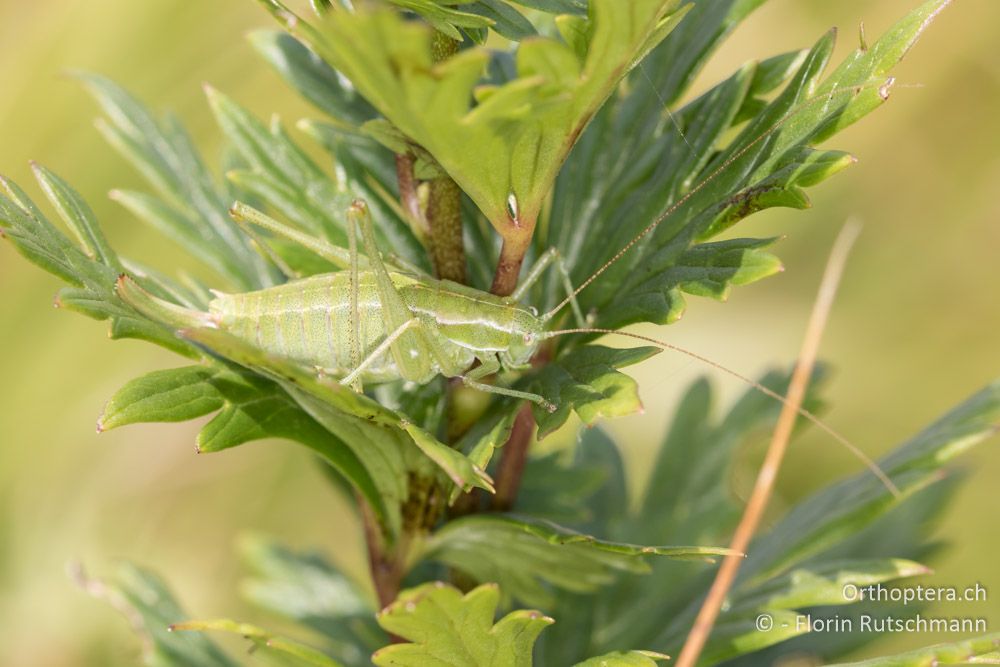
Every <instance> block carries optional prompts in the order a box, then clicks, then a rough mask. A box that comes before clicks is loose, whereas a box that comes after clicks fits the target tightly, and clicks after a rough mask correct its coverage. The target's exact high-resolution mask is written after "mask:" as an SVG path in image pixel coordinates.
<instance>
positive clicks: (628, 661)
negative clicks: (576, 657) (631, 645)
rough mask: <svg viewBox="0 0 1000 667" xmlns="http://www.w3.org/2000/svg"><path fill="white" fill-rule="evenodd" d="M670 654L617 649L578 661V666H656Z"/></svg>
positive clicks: (668, 657)
mask: <svg viewBox="0 0 1000 667" xmlns="http://www.w3.org/2000/svg"><path fill="white" fill-rule="evenodd" d="M669 659H670V656H668V655H666V654H663V653H656V652H654V651H627V652H626V651H615V652H614V653H607V654H605V655H601V656H598V657H596V658H590V659H588V660H584V661H583V662H578V663H576V667H655V666H656V664H657V663H658V662H660V661H661V660H669Z"/></svg>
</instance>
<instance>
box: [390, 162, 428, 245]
mask: <svg viewBox="0 0 1000 667" xmlns="http://www.w3.org/2000/svg"><path fill="white" fill-rule="evenodd" d="M396 181H397V183H398V184H399V203H400V204H401V205H402V207H403V211H404V212H405V213H406V215H407V216H408V217H409V218H410V225H411V226H413V227H414V228H415V231H416V232H417V234H418V235H419V236H420V237H421V240H423V239H425V238H426V237H427V236H428V235H429V234H430V229H429V228H428V226H427V219H426V218H425V217H424V212H423V211H422V210H421V209H420V195H419V194H418V192H417V179H416V176H414V174H413V156H412V155H410V154H409V153H397V154H396Z"/></svg>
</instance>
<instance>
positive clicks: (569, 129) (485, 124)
mask: <svg viewBox="0 0 1000 667" xmlns="http://www.w3.org/2000/svg"><path fill="white" fill-rule="evenodd" d="M677 4H678V3H677V2H676V1H675V0H641V1H638V2H633V3H630V4H629V12H628V17H627V18H628V20H617V15H618V13H619V12H620V11H621V6H620V5H619V4H618V3H617V2H616V1H615V0H594V1H593V2H592V3H591V17H592V19H591V20H592V21H593V25H594V28H593V31H592V34H591V39H590V40H589V42H588V53H587V59H586V61H585V62H584V63H582V65H581V66H580V69H579V70H578V74H577V76H575V77H574V76H572V75H567V74H566V73H564V72H561V71H559V72H558V75H557V76H556V77H554V78H553V76H552V73H553V72H556V71H557V70H554V69H553V68H551V67H550V66H549V65H550V64H551V63H563V64H566V63H576V62H578V59H577V56H576V55H575V54H574V53H573V52H572V51H571V50H570V49H569V47H567V46H566V45H565V44H563V43H562V42H560V41H557V40H554V39H549V38H533V39H532V40H529V41H528V42H525V43H524V45H523V46H522V49H523V50H522V52H521V54H520V55H519V57H518V62H519V74H520V75H521V78H519V79H517V80H515V81H511V82H509V83H507V84H506V85H504V86H502V87H501V88H500V89H498V90H497V91H495V92H494V93H493V94H492V95H490V97H489V99H488V100H486V101H485V102H483V103H482V104H480V105H479V106H477V107H475V108H472V109H470V108H469V100H470V99H471V98H472V90H473V88H474V87H475V86H476V85H477V84H478V82H479V78H480V75H481V73H482V71H483V68H484V67H485V65H486V63H487V62H488V60H489V55H488V53H487V52H486V51H485V50H483V49H480V48H473V49H468V50H466V51H463V52H461V53H460V54H459V55H457V56H454V57H452V58H450V59H449V60H447V61H445V62H443V63H437V64H435V63H434V62H433V61H432V57H431V49H430V40H431V32H430V31H429V30H427V29H426V28H425V27H424V26H420V25H417V24H413V23H407V22H405V21H403V20H402V19H401V18H400V17H399V16H397V15H395V14H393V13H389V12H376V13H367V12H358V13H354V14H352V13H349V12H338V13H334V14H332V15H331V16H330V20H328V21H327V22H326V23H325V24H323V25H322V26H318V27H312V26H308V25H305V24H304V22H302V21H296V22H294V24H293V25H292V26H291V27H292V29H293V30H296V31H298V32H299V33H300V34H301V35H302V36H303V37H304V38H305V39H306V40H307V41H309V42H310V44H311V45H312V46H313V47H314V48H315V49H316V50H317V52H318V53H319V54H320V55H321V56H323V57H324V58H325V59H326V60H327V61H328V62H330V63H331V64H332V65H333V66H334V67H336V68H337V70H338V71H340V72H342V73H343V74H345V75H346V76H347V77H348V78H349V79H350V80H351V81H352V83H353V84H354V85H355V86H356V87H357V88H358V90H360V91H361V93H362V94H363V95H364V96H365V98H366V99H368V100H369V102H371V103H372V104H373V105H374V106H375V107H376V108H377V109H378V110H379V111H380V112H381V113H382V114H383V115H384V116H385V117H386V118H388V119H389V120H390V121H391V122H392V123H393V125H395V126H396V127H398V128H399V129H400V130H401V131H403V132H404V133H405V134H406V135H407V136H409V137H410V138H411V139H412V140H413V141H414V142H416V143H417V144H419V145H421V146H423V147H424V148H426V149H427V150H428V151H430V153H431V154H432V155H433V156H434V158H435V160H436V161H437V162H438V163H439V164H441V166H442V167H444V169H445V170H446V171H447V172H448V173H449V174H450V175H451V176H452V178H454V179H455V180H456V182H458V184H459V185H460V186H461V187H462V189H463V190H464V191H465V193H466V194H468V195H469V196H470V197H471V198H472V199H473V200H474V201H475V202H476V204H477V205H478V206H479V208H480V209H481V210H482V211H483V212H484V213H485V214H486V217H487V218H488V219H489V220H490V222H491V223H493V225H494V226H495V227H496V228H497V229H498V231H500V232H501V233H507V232H508V231H509V227H510V224H511V214H510V212H509V202H510V201H512V200H513V201H515V202H516V209H517V210H516V216H515V217H517V219H518V220H520V221H522V222H524V225H525V228H527V229H529V231H530V228H531V227H533V225H534V221H535V220H536V218H537V215H538V213H539V212H540V210H541V206H542V203H543V201H544V199H545V197H546V196H548V193H549V191H550V189H551V186H552V183H553V181H554V179H555V176H556V174H557V172H558V170H559V168H560V166H561V165H562V162H563V160H564V159H565V157H566V155H567V153H568V152H569V149H570V148H571V147H572V145H573V144H574V143H575V140H576V138H577V137H578V136H579V133H580V131H581V130H582V129H583V127H584V126H585V125H586V124H587V122H588V121H589V120H590V118H591V116H592V115H593V113H594V112H595V111H596V110H597V109H598V108H599V107H600V105H601V104H602V103H603V102H604V100H605V99H606V98H607V96H608V95H609V94H610V93H611V92H612V90H613V89H614V87H615V86H616V85H617V83H618V82H619V81H620V79H621V78H622V77H623V76H624V75H625V74H626V73H627V71H628V70H629V69H631V67H632V66H633V65H634V64H635V62H636V60H637V59H638V57H639V55H640V54H642V53H643V52H644V50H646V49H647V48H649V47H650V46H651V44H650V42H651V41H653V40H658V39H662V38H663V36H665V33H666V31H667V30H669V28H670V27H672V26H673V25H675V24H676V22H677V21H678V20H679V19H680V16H681V15H682V14H683V10H679V11H678V10H676V7H677ZM435 25H436V27H439V28H440V26H437V24H435ZM468 146H477V147H478V148H477V150H476V151H475V153H476V155H475V156H474V157H475V159H473V155H472V153H470V152H469V151H468V150H467V147H468Z"/></svg>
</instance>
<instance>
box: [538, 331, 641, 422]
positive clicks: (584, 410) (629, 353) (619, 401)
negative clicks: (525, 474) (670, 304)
mask: <svg viewBox="0 0 1000 667" xmlns="http://www.w3.org/2000/svg"><path fill="white" fill-rule="evenodd" d="M659 352H660V350H659V349H658V348H654V347H638V348H631V349H620V348H610V347H603V346H600V345H587V346H585V347H581V348H577V349H575V350H572V351H570V352H569V353H568V354H565V355H563V356H561V357H560V358H559V359H557V360H555V361H554V362H552V363H550V364H548V365H546V366H545V367H544V368H543V369H542V370H541V371H539V372H538V373H537V375H536V376H534V377H533V378H532V379H531V380H530V387H531V391H534V392H536V393H538V394H541V395H542V396H544V397H545V398H546V400H548V401H549V402H551V403H553V404H555V406H556V410H555V411H554V412H551V413H550V412H547V411H546V410H544V409H542V408H540V407H537V406H533V407H532V412H533V414H534V416H535V422H536V423H537V424H538V437H539V438H544V437H545V436H546V435H548V434H549V433H552V432H553V431H555V430H556V429H557V428H559V427H560V426H562V425H563V424H565V423H566V420H567V419H568V418H569V415H570V413H571V412H576V414H577V415H578V416H579V417H580V419H581V420H582V421H583V422H584V423H585V424H587V425H592V424H594V423H595V422H596V421H597V420H598V419H601V418H606V417H619V416H622V415H627V414H632V413H633V412H636V411H638V410H640V409H641V408H642V404H641V403H640V402H639V393H638V388H637V386H636V383H635V380H633V379H632V378H630V377H628V376H627V375H625V374H623V373H619V372H618V370H617V369H619V368H623V367H625V366H630V365H632V364H636V363H639V362H640V361H644V360H646V359H648V358H649V357H651V356H653V355H654V354H658V353H659Z"/></svg>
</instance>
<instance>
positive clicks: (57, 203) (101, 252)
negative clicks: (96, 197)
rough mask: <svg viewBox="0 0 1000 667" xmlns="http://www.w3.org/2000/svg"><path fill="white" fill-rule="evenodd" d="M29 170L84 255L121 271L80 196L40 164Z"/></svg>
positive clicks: (34, 164) (92, 215)
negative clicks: (72, 234)
mask: <svg viewBox="0 0 1000 667" xmlns="http://www.w3.org/2000/svg"><path fill="white" fill-rule="evenodd" d="M31 168H32V171H34V172H35V178H37V179H38V183H39V185H41V187H42V190H43V191H44V192H45V195H46V196H47V197H48V199H49V201H50V202H52V205H53V206H54V207H55V209H56V211H58V212H59V216H60V217H61V218H62V219H63V222H65V223H66V225H67V226H68V227H69V228H70V229H71V230H72V231H73V233H74V234H75V235H76V238H77V240H78V241H79V242H80V244H81V245H82V246H83V249H84V252H86V253H87V255H88V256H90V257H92V258H94V259H95V260H97V261H98V262H100V263H101V264H104V265H105V266H108V267H111V268H112V269H116V270H118V271H120V270H121V264H120V263H119V261H118V255H117V254H115V252H114V250H112V249H111V246H109V245H108V242H107V239H105V238H104V234H103V233H102V232H101V230H100V228H99V227H98V226H97V220H96V219H95V218H94V212H93V211H91V210H90V207H89V206H88V205H87V203H86V202H85V201H83V198H82V197H80V195H79V193H77V191H76V190H74V189H73V188H71V187H70V186H69V184H68V183H66V181H64V180H62V179H61V178H59V177H58V176H56V175H55V174H53V173H52V172H51V171H49V170H48V169H46V168H45V167H43V166H42V165H40V164H37V163H32V165H31Z"/></svg>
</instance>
